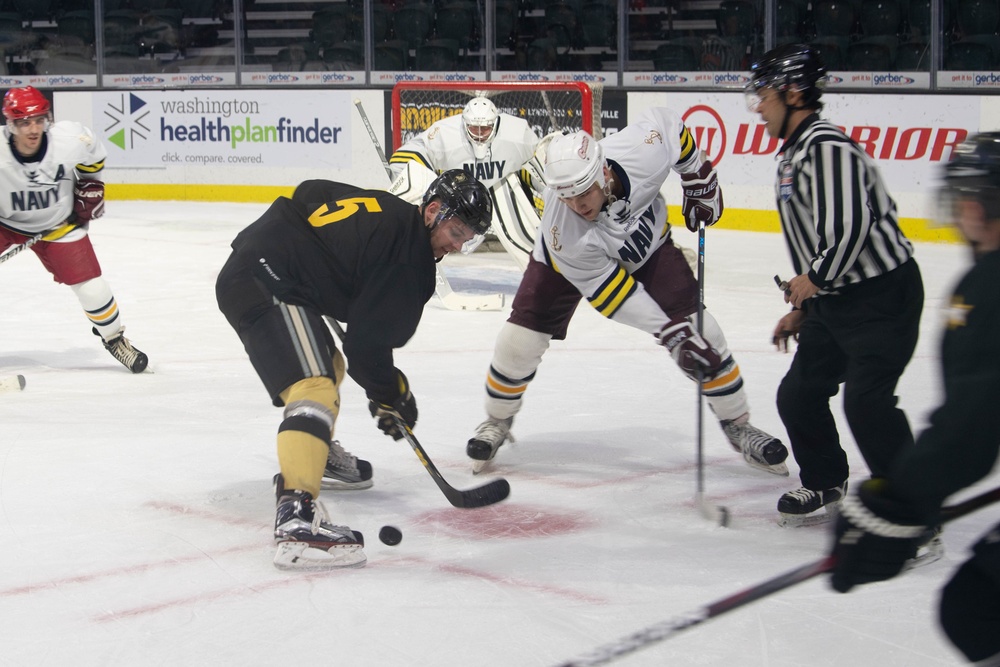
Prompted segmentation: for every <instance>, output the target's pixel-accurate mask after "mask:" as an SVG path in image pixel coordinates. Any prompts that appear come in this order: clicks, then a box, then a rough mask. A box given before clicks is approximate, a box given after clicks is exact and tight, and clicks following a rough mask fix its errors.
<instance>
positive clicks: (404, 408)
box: [368, 371, 417, 440]
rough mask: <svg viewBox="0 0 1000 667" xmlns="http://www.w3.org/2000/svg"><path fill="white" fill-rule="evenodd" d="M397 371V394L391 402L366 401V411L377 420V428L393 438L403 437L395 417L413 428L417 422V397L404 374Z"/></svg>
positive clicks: (399, 438)
mask: <svg viewBox="0 0 1000 667" xmlns="http://www.w3.org/2000/svg"><path fill="white" fill-rule="evenodd" d="M398 373H399V377H398V378H397V379H398V380H399V396H397V397H396V398H395V399H394V400H393V401H392V402H391V403H388V402H382V401H376V400H374V399H372V400H369V401H368V411H369V412H370V413H372V417H374V418H375V419H376V420H377V422H378V428H379V430H380V431H382V432H383V433H385V434H386V435H388V436H390V437H392V439H393V440H401V439H402V438H403V433H402V431H401V430H400V428H399V424H397V423H396V419H397V418H398V419H399V420H400V421H402V422H403V423H404V424H406V425H407V426H409V427H410V428H413V427H414V426H415V425H416V423H417V399H415V398H414V397H413V394H412V393H411V392H410V383H409V382H408V381H407V380H406V376H405V375H403V372H402V371H398Z"/></svg>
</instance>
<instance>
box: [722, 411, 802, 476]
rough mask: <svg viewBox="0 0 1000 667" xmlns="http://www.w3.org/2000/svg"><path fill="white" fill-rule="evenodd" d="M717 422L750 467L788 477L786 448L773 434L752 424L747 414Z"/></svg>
mask: <svg viewBox="0 0 1000 667" xmlns="http://www.w3.org/2000/svg"><path fill="white" fill-rule="evenodd" d="M719 424H720V425H721V426H722V431H723V432H724V433H725V434H726V438H728V439H729V444H730V445H732V448H733V449H735V450H736V451H738V452H740V453H741V454H743V460H745V461H746V462H747V464H748V465H749V466H750V467H752V468H757V469H758V470H764V471H767V472H769V473H772V474H774V475H782V476H784V477H788V466H787V465H785V459H787V458H788V449H786V448H785V446H784V445H783V444H782V443H781V441H780V440H778V439H777V438H775V437H774V436H772V435H768V434H767V433H765V432H764V431H761V430H760V429H759V428H757V427H756V426H753V425H752V424H751V423H750V416H749V415H746V414H744V415H742V416H740V417H737V418H736V419H729V420H723V421H720V422H719Z"/></svg>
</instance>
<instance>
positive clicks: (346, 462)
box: [320, 440, 372, 491]
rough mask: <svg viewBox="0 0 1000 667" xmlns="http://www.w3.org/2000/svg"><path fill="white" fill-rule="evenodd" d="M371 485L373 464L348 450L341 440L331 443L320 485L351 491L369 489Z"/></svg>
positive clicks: (334, 489) (325, 488) (330, 488)
mask: <svg viewBox="0 0 1000 667" xmlns="http://www.w3.org/2000/svg"><path fill="white" fill-rule="evenodd" d="M371 485H372V464H371V463H369V462H368V461H365V460H364V459H359V458H358V457H356V456H354V455H353V454H351V453H350V452H348V451H346V450H345V449H344V448H343V447H341V446H340V442H339V441H337V440H334V441H333V442H332V443H330V455H329V456H328V457H327V459H326V469H325V470H324V471H323V480H322V482H320V486H321V487H322V488H323V489H324V490H333V491H350V490H360V489H368V488H371Z"/></svg>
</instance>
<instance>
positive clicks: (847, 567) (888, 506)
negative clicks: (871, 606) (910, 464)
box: [830, 479, 932, 593]
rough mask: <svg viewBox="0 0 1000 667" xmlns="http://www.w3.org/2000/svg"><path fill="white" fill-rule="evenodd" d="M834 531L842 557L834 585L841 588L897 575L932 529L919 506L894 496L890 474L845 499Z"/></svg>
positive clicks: (832, 579) (836, 551)
mask: <svg viewBox="0 0 1000 667" xmlns="http://www.w3.org/2000/svg"><path fill="white" fill-rule="evenodd" d="M834 531H835V538H834V545H833V555H834V556H835V557H836V559H837V562H836V563H835V564H834V567H833V574H832V576H831V577H830V585H831V586H833V588H834V589H835V590H837V591H839V592H841V593H846V592H847V591H849V590H851V588H853V587H854V586H857V585H859V584H870V583H872V582H875V581H885V580H886V579H892V578H893V577H895V576H896V575H897V574H899V573H900V572H901V571H902V570H903V566H904V565H905V564H906V561H907V560H909V559H911V558H913V557H914V556H916V555H917V547H918V546H919V545H920V544H922V543H923V542H924V541H926V540H927V539H928V538H929V537H930V536H931V534H932V531H931V529H929V528H928V527H927V525H926V524H924V523H923V522H922V521H921V520H920V518H918V516H917V514H916V512H914V511H913V510H912V509H911V508H909V507H907V505H906V504H905V503H903V502H902V501H899V500H897V499H895V498H893V497H892V495H891V493H890V492H889V485H888V483H887V482H886V480H884V479H871V480H868V481H867V482H865V483H863V484H862V485H861V486H860V488H859V489H858V492H857V493H856V494H854V493H852V494H850V495H849V496H847V498H845V499H844V502H843V505H842V506H841V508H840V514H839V516H838V517H837V522H836V523H835V524H834Z"/></svg>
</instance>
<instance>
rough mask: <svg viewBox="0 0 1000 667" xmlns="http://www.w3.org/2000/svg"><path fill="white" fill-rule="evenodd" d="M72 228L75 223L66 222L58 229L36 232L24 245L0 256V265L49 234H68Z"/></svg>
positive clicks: (17, 246)
mask: <svg viewBox="0 0 1000 667" xmlns="http://www.w3.org/2000/svg"><path fill="white" fill-rule="evenodd" d="M74 219H75V216H74ZM73 227H76V223H73V222H66V223H64V224H62V225H59V226H58V227H53V228H52V229H47V230H45V231H44V232H38V233H37V234H35V235H34V236H31V237H29V238H28V240H27V241H25V242H24V243H21V244H19V245H16V246H14V247H13V248H11V249H10V250H8V251H7V252H5V253H4V254H2V255H0V264H3V263H4V262H6V261H7V260H8V259H10V258H11V257H13V256H14V255H17V254H19V253H21V252H24V251H25V250H27V249H28V248H30V247H31V246H33V245H35V244H36V243H38V242H39V241H41V240H42V239H43V238H45V237H46V236H48V235H49V234H52V233H53V232H62V231H64V230H65V233H66V234H68V233H69V232H70V231H72V229H73Z"/></svg>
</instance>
